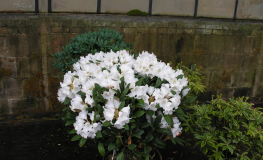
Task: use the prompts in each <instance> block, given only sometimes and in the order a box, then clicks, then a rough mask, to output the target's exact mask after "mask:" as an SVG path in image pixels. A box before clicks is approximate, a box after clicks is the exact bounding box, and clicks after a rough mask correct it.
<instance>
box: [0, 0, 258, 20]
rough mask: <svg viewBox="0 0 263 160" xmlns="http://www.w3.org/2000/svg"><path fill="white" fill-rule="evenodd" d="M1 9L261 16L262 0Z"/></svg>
mask: <svg viewBox="0 0 263 160" xmlns="http://www.w3.org/2000/svg"><path fill="white" fill-rule="evenodd" d="M0 4H1V5H0V12H36V13H39V12H40V13H47V12H49V13H65V12H75V13H76V12H77V13H98V14H100V13H102V14H109V13H110V14H116V13H117V14H126V13H127V12H128V11H130V10H133V9H139V10H141V11H144V12H148V13H149V15H169V16H190V17H209V18H227V19H250V20H251V19H252V20H263V1H262V0H74V1H73V0H8V1H6V0H0Z"/></svg>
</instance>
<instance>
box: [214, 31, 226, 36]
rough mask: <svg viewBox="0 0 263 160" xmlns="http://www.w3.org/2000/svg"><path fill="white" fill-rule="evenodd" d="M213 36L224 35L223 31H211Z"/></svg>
mask: <svg viewBox="0 0 263 160" xmlns="http://www.w3.org/2000/svg"><path fill="white" fill-rule="evenodd" d="M213 35H224V30H213Z"/></svg>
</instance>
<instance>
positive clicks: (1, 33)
mask: <svg viewBox="0 0 263 160" xmlns="http://www.w3.org/2000/svg"><path fill="white" fill-rule="evenodd" d="M10 33H13V32H12V28H7V27H0V36H4V35H7V34H10Z"/></svg>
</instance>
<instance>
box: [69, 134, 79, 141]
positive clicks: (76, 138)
mask: <svg viewBox="0 0 263 160" xmlns="http://www.w3.org/2000/svg"><path fill="white" fill-rule="evenodd" d="M80 138H81V136H80V135H75V136H74V137H73V138H72V139H71V141H76V140H78V139H80Z"/></svg>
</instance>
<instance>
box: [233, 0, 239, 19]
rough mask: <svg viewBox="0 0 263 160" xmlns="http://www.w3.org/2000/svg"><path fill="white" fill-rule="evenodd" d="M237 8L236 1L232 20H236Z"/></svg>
mask: <svg viewBox="0 0 263 160" xmlns="http://www.w3.org/2000/svg"><path fill="white" fill-rule="evenodd" d="M237 7H238V0H236V4H235V11H234V18H233V19H234V20H236V19H237Z"/></svg>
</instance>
